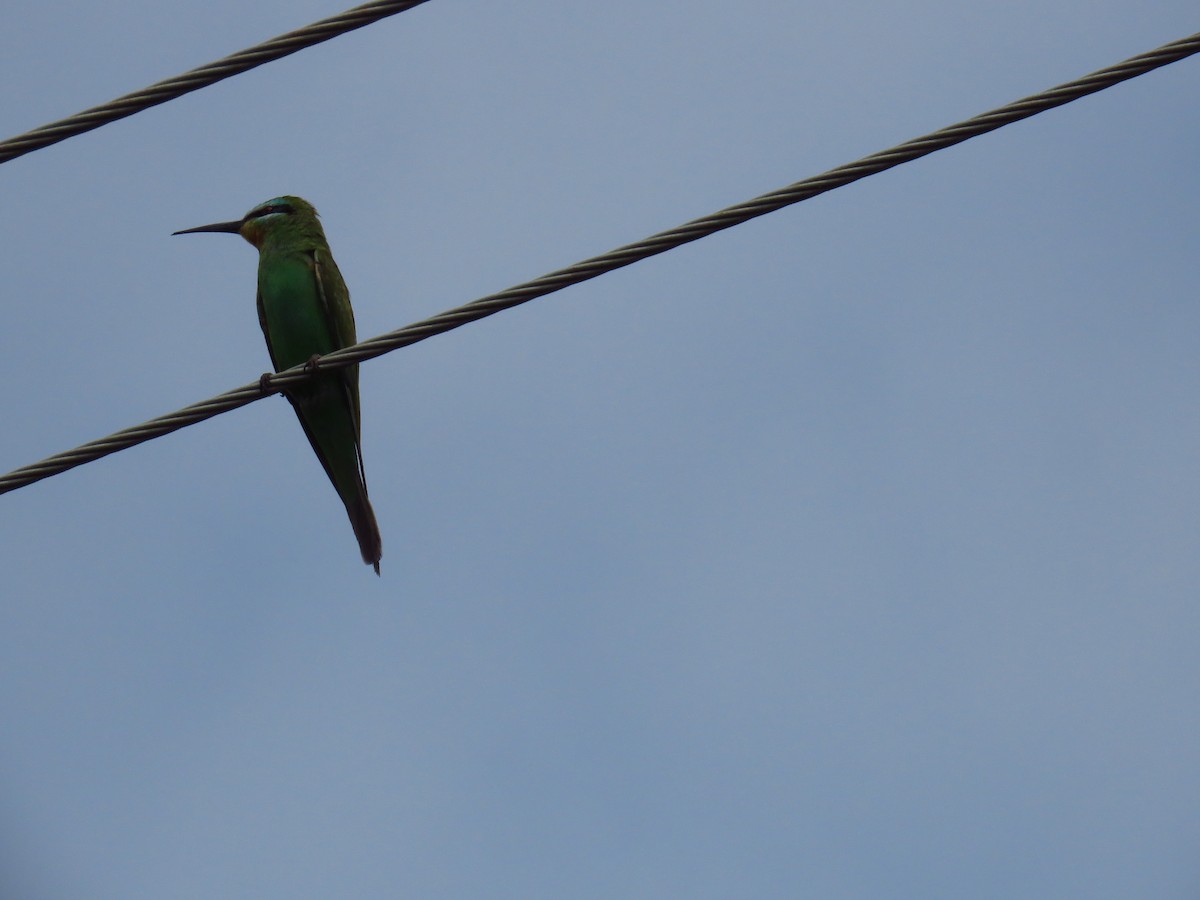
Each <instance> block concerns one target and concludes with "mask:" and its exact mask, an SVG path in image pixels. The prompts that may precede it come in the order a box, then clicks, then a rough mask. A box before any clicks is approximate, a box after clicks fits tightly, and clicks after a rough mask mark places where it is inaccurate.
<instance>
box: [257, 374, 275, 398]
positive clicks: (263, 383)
mask: <svg viewBox="0 0 1200 900" xmlns="http://www.w3.org/2000/svg"><path fill="white" fill-rule="evenodd" d="M258 390H259V393H261V394H262V395H263V396H264V397H265V396H266V395H267V394H273V393H275V388H274V387H272V386H271V373H270V372H263V373H262V375H260V376H258Z"/></svg>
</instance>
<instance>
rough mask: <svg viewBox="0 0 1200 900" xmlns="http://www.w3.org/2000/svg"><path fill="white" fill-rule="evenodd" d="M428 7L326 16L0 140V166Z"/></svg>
mask: <svg viewBox="0 0 1200 900" xmlns="http://www.w3.org/2000/svg"><path fill="white" fill-rule="evenodd" d="M426 2H427V0H375V2H373V3H364V4H362V5H361V6H355V7H353V8H351V9H348V10H346V11H345V12H341V13H338V14H337V15H336V16H330V17H329V18H327V19H322V20H321V21H319V22H314V23H313V24H311V25H306V26H305V27H303V28H299V29H297V30H295V31H289V32H288V33H287V34H281V35H280V36H279V37H276V38H272V39H271V40H269V41H265V42H263V43H261V44H258V45H256V46H254V47H250V48H249V49H246V50H241V51H239V52H237V53H234V54H233V55H232V56H226V57H225V58H224V59H219V60H217V61H216V62H211V63H208V64H207V65H203V66H200V67H199V68H196V69H192V70H190V71H188V72H184V73H183V74H182V75H176V76H175V77H174V78H167V79H164V80H163V81H159V82H156V83H154V84H152V85H150V86H149V87H147V88H143V89H142V90H140V91H134V92H133V93H132V94H126V95H125V96H123V97H118V98H117V99H116V100H111V101H109V102H108V103H104V104H102V105H100V106H93V107H92V108H91V109H85V110H84V111H83V112H80V113H76V114H75V115H73V116H68V117H67V118H65V119H60V120H59V121H57V122H51V123H50V124H48V125H42V126H41V127H40V128H35V129H33V130H32V131H27V132H25V133H24V134H19V135H17V136H16V137H12V138H9V139H8V140H6V141H0V163H6V162H8V161H9V160H10V159H16V158H17V157H18V156H23V155H25V154H26V153H31V152H33V151H34V150H40V149H41V148H42V147H48V146H50V145H51V144H57V143H58V142H59V141H65V140H66V139H67V138H69V137H74V136H75V135H77V134H83V133H84V132H85V131H91V130H93V129H95V128H99V127H100V126H101V125H107V124H108V123H109V122H115V121H117V120H118V119H124V118H125V117H126V116H132V115H133V114H134V113H138V112H141V111H142V110H144V109H149V108H150V107H152V106H157V105H158V104H160V103H166V102H167V101H168V100H174V99H175V98H176V97H181V96H183V95H184V94H187V93H191V92H192V91H196V90H199V89H200V88H202V87H207V86H208V85H210V84H215V83H216V82H218V81H221V80H222V79H225V78H229V77H230V76H231V75H238V74H240V73H242V72H245V71H248V70H250V69H253V68H255V67H256V66H261V65H262V64H263V63H268V62H272V61H273V60H276V59H281V58H283V57H285V56H288V55H290V54H292V53H295V52H296V51H297V50H303V49H304V48H305V47H311V46H313V45H314V44H320V43H321V42H323V41H327V40H329V39H330V38H335V37H337V36H338V35H342V34H345V33H346V32H348V31H354V30H355V29H357V28H362V27H363V26H365V25H370V24H371V23H373V22H378V21H379V20H380V19H385V18H387V17H388V16H394V15H395V14H396V13H402V12H404V11H405V10H409V9H412V8H413V7H414V6H420V5H421V4H422V3H426Z"/></svg>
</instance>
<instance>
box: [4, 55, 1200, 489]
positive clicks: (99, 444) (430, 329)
mask: <svg viewBox="0 0 1200 900" xmlns="http://www.w3.org/2000/svg"><path fill="white" fill-rule="evenodd" d="M1198 51H1200V33H1197V34H1193V35H1192V36H1191V37H1187V38H1183V39H1181V40H1178V41H1173V42H1171V43H1169V44H1164V45H1163V46H1161V47H1159V48H1158V49H1156V50H1151V51H1150V52H1148V53H1143V54H1140V55H1138V56H1134V57H1131V58H1129V59H1127V60H1125V61H1124V62H1120V63H1117V64H1116V65H1114V66H1109V67H1108V68H1106V69H1100V70H1099V71H1097V72H1093V73H1091V74H1090V75H1085V76H1084V77H1082V78H1079V79H1077V80H1075V81H1071V82H1067V83H1066V84H1062V85H1059V86H1058V87H1054V88H1050V89H1049V90H1047V91H1043V92H1041V93H1039V94H1034V95H1033V96H1031V97H1026V98H1024V99H1022V100H1017V101H1016V102H1014V103H1009V104H1008V105H1006V106H1002V107H1000V108H998V109H994V110H992V111H991V112H986V113H983V114H981V115H978V116H975V117H974V118H972V119H967V120H966V121H964V122H960V123H958V124H957V125H951V126H949V127H947V128H942V129H940V130H938V131H935V132H932V133H931V134H927V135H925V136H924V137H919V138H915V139H913V140H910V141H905V142H904V143H903V144H898V145H897V146H895V147H892V148H891V149H889V150H883V151H880V152H878V153H873V154H871V155H870V156H865V157H863V158H862V159H860V160H857V161H856V162H852V163H847V164H845V165H841V166H838V167H837V168H834V169H830V170H829V171H828V172H824V173H823V174H821V175H816V176H814V177H812V178H806V179H804V180H803V181H797V182H796V183H795V184H791V185H788V186H787V187H785V188H782V189H780V190H777V191H772V192H771V193H768V194H763V195H761V196H759V197H755V198H754V199H753V200H747V201H746V202H744V203H739V204H736V205H735V206H729V207H726V208H725V209H722V210H719V211H718V212H715V213H712V214H711V215H708V216H704V217H702V218H699V219H693V220H692V221H691V222H686V223H684V224H683V225H680V226H678V227H676V228H671V229H669V230H667V231H661V232H659V233H658V234H654V235H651V236H650V237H648V238H645V239H643V240H640V241H637V242H635V243H632V244H626V245H625V246H623V247H618V248H617V249H615V250H610V251H609V252H608V253H602V254H600V255H599V256H593V257H591V258H590V259H585V260H583V261H582V262H577V263H575V264H574V265H571V266H567V267H566V268H564V269H558V270H557V271H554V272H551V273H549V274H547V275H543V276H542V277H541V278H536V279H534V280H533V281H527V282H525V283H524V284H519V285H517V286H515V287H511V288H508V289H507V290H504V291H500V292H499V293H496V294H489V295H488V296H486V297H481V298H480V299H478V300H475V301H473V302H471V303H468V304H466V305H465V306H459V307H457V308H455V309H451V310H448V311H446V312H443V313H441V314H439V315H436V316H433V317H432V318H429V319H424V320H423V321H420V322H416V323H414V324H412V325H408V326H406V327H404V328H400V329H398V330H396V331H391V332H388V333H387V334H383V335H380V336H379V337H374V338H371V339H370V340H366V341H363V342H361V343H358V344H355V345H354V346H353V347H346V348H344V349H342V350H338V351H336V352H335V353H330V354H328V355H327V356H323V357H321V359H320V363H319V366H320V368H322V369H331V368H337V367H340V366H347V365H351V364H353V363H358V362H364V361H365V360H368V359H374V358H375V357H377V356H382V355H383V354H384V353H388V352H390V351H392V350H397V349H399V348H401V347H406V346H408V345H409V344H415V343H416V342H417V341H423V340H425V339H426V338H429V337H433V336H434V335H436V334H442V333H444V332H447V331H451V330H453V329H455V328H458V327H460V326H462V325H466V324H467V323H469V322H474V321H476V320H478V319H483V318H485V317H487V316H490V315H493V314H494V313H498V312H501V311H502V310H506V309H510V308H511V307H514V306H519V305H520V304H522V303H526V302H528V301H530V300H533V299H536V298H537V297H542V296H544V295H546V294H550V293H553V292H554V291H559V290H562V289H563V288H565V287H568V286H570V285H573V284H579V283H580V282H583V281H587V280H589V279H591V278H595V277H596V276H597V275H602V274H604V273H605V272H611V271H613V270H614V269H619V268H622V267H624V266H628V265H630V264H632V263H635V262H638V261H639V260H643V259H647V258H649V257H651V256H656V255H658V254H659V253H665V252H666V251H667V250H671V249H674V248H675V247H679V246H681V245H683V244H687V243H690V242H691V241H695V240H699V239H700V238H702V237H706V236H708V235H710V234H713V233H714V232H717V231H721V230H723V229H725V228H731V227H733V226H734V225H739V224H741V223H742V222H746V221H748V220H750V219H753V218H756V217H758V216H762V215H765V214H767V213H769V212H774V211H775V210H777V209H781V208H783V207H785V206H789V205H791V204H793V203H799V202H800V201H801V200H807V199H808V198H810V197H815V196H816V195H818V194H822V193H825V192H826V191H830V190H833V189H834V188H837V187H842V186H843V185H847V184H850V183H851V182H854V181H858V180H859V179H860V178H866V177H867V176H868V175H874V174H875V173H877V172H882V171H884V170H886V169H890V168H892V167H893V166H898V165H900V164H901V163H905V162H910V161H911V160H914V159H919V158H920V157H922V156H927V155H928V154H930V153H933V152H934V151H935V150H941V149H944V148H946V147H951V146H953V145H955V144H959V143H962V142H963V141H965V140H968V139H970V138H973V137H976V136H978V135H981V134H986V133H987V132H989V131H995V130H996V129H997V128H1000V127H1002V126H1004V125H1008V124H1010V123H1012V122H1017V121H1020V120H1021V119H1026V118H1029V117H1030V116H1033V115H1036V114H1037V113H1040V112H1044V111H1045V110H1048V109H1053V108H1054V107H1056V106H1062V105H1063V104H1065V103H1070V102H1071V101H1072V100H1078V99H1079V98H1080V97H1085V96H1087V95H1088V94H1093V93H1095V92H1097V91H1101V90H1104V89H1105V88H1108V87H1111V86H1113V85H1114V84H1118V83H1120V82H1122V81H1127V80H1129V79H1130V78H1134V77H1136V76H1138V75H1142V74H1145V73H1146V72H1149V71H1151V70H1153V69H1157V68H1159V67H1161V66H1165V65H1167V64H1168V63H1172V62H1176V61H1177V60H1180V59H1184V58H1185V57H1187V56H1191V55H1192V54H1194V53H1196V52H1198ZM311 374H312V373H311V372H309V371H306V367H304V366H297V367H294V368H291V369H287V370H285V371H284V372H280V373H278V374H276V375H272V376H270V377H269V378H264V382H263V383H262V384H261V385H260V383H259V382H254V383H252V384H248V385H244V386H242V387H240V388H236V389H234V390H232V391H227V392H226V393H224V394H220V395H219V396H216V397H213V398H211V399H209V400H205V401H203V402H200V403H195V404H192V405H191V406H187V407H184V408H183V409H180V410H177V411H176V412H173V413H170V414H168V415H165V416H160V417H158V418H156V419H151V420H150V421H148V422H144V423H142V424H141V425H135V426H133V427H130V428H126V429H124V430H123V431H118V432H116V433H115V434H112V435H109V436H108V437H106V438H101V439H99V440H96V441H91V442H89V443H87V444H83V445H82V446H79V447H76V448H75V449H74V450H68V451H66V452H63V453H59V454H56V455H55V456H51V457H48V458H47V459H44V460H42V461H41V462H37V463H33V464H32V465H28V466H23V467H22V468H19V469H15V470H13V471H12V472H9V473H8V474H7V475H3V476H0V494H2V493H7V492H8V491H12V490H16V489H17V488H19V487H24V486H25V485H27V484H32V483H33V482H35V481H40V480H41V479H43V478H49V477H50V476H51V475H57V474H58V473H60V472H65V471H66V470H68V469H71V468H74V467H75V466H78V465H82V464H83V463H87V462H91V461H93V460H96V459H100V458H101V457H103V456H107V455H108V454H110V453H116V452H117V451H118V450H124V449H125V448H127V447H132V446H134V445H136V444H140V443H142V442H144V441H148V440H151V439H152V438H156V437H161V436H162V435H164V434H170V433H171V432H172V431H176V430H178V429H180V428H183V427H185V426H187V425H192V424H194V423H196V422H202V421H204V420H205V419H209V418H212V417H213V416H215V415H218V414H220V413H223V412H227V411H229V410H231V409H237V408H238V407H240V406H245V405H247V404H249V403H253V402H254V401H255V400H258V399H260V398H262V397H264V396H267V395H269V394H273V393H277V392H279V391H281V390H283V389H284V388H286V387H288V386H289V385H293V384H298V383H300V382H301V381H303V380H304V379H306V378H308V377H311Z"/></svg>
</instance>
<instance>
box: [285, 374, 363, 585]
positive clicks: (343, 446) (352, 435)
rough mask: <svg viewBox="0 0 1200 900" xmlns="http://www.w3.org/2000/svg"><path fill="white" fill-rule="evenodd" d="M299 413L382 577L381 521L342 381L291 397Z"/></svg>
mask: <svg viewBox="0 0 1200 900" xmlns="http://www.w3.org/2000/svg"><path fill="white" fill-rule="evenodd" d="M287 396H288V399H289V400H290V401H291V402H292V406H294V407H295V409H296V414H297V416H298V417H299V419H300V424H301V425H302V426H303V427H304V433H305V434H306V435H308V440H309V443H310V444H312V448H313V450H314V451H316V454H317V458H318V459H319V460H320V461H321V465H322V466H324V468H325V474H327V475H328V476H329V480H330V481H332V482H333V486H334V487H335V488H336V489H337V492H338V496H339V497H341V498H342V503H343V505H345V507H346V513H347V515H349V516H350V524H351V526H353V528H354V536H355V537H356V538H357V539H358V549H359V551H360V552H361V553H362V558H363V562H365V563H366V564H367V565H369V566H374V568H375V574H376V575H378V574H379V558H380V557H381V556H382V555H383V539H382V538H381V537H380V535H379V526H378V525H377V524H376V522H375V510H373V509H372V508H371V501H370V500H369V499H367V481H366V478H365V476H364V475H363V466H362V449H361V448H360V446H359V442H358V422H357V420H356V418H355V416H354V413H353V412H352V406H351V402H350V397H349V395H348V394H347V393H346V387H345V384H344V383H343V382H342V381H341V379H340V378H338V379H335V378H330V379H326V380H324V381H321V380H318V381H317V382H316V384H314V385H313V386H311V387H308V388H307V389H302V390H298V391H294V392H292V393H290V394H288V395H287Z"/></svg>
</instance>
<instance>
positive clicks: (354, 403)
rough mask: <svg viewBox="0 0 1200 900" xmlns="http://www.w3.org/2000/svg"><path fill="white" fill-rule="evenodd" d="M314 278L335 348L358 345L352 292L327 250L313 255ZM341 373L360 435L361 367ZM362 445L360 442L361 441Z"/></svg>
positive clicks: (352, 367)
mask: <svg viewBox="0 0 1200 900" xmlns="http://www.w3.org/2000/svg"><path fill="white" fill-rule="evenodd" d="M312 265H313V275H314V276H316V282H317V293H318V295H319V296H320V298H321V307H322V309H324V310H325V321H326V323H327V324H328V326H329V332H330V334H332V335H333V341H334V345H335V346H336V347H338V348H339V349H340V348H342V347H349V346H350V345H351V344H354V343H357V341H358V338H357V337H356V336H355V330H354V308H353V307H352V306H351V305H350V291H349V290H348V289H347V287H346V282H345V281H343V280H342V273H341V272H340V271H338V267H337V263H336V262H334V261H333V254H331V253H330V252H329V251H328V250H326V249H322V248H317V249H315V250H313V251H312ZM341 371H342V376H343V378H344V379H345V382H346V390H347V393H348V395H349V400H350V409H351V411H352V412H353V413H354V422H355V425H356V426H359V431H360V432H361V423H362V418H361V415H360V413H359V403H358V366H348V367H346V368H344V369H342V370H341ZM359 440H360V441H361V438H359Z"/></svg>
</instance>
